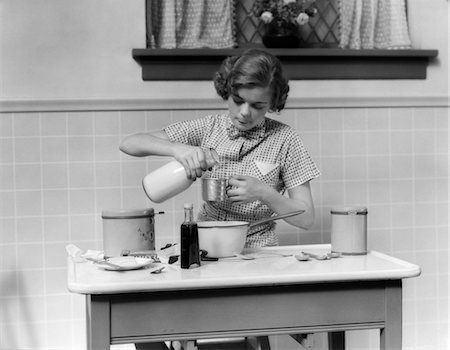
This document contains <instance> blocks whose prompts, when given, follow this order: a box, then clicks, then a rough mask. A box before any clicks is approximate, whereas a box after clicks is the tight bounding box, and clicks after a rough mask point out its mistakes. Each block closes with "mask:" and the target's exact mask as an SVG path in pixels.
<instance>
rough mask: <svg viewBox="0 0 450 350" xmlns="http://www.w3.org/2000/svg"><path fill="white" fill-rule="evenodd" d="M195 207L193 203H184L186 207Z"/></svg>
mask: <svg viewBox="0 0 450 350" xmlns="http://www.w3.org/2000/svg"><path fill="white" fill-rule="evenodd" d="M193 208H194V204H192V203H184V209H193Z"/></svg>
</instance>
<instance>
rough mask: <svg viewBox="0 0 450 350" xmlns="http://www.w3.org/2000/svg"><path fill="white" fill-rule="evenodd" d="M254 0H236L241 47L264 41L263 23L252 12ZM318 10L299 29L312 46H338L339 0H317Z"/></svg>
mask: <svg viewBox="0 0 450 350" xmlns="http://www.w3.org/2000/svg"><path fill="white" fill-rule="evenodd" d="M253 3H254V0H235V7H236V40H237V43H238V45H239V46H240V47H245V46H252V45H254V44H260V43H261V42H262V38H261V35H262V34H263V33H264V29H263V24H262V23H261V22H260V20H259V19H258V18H257V17H255V15H254V14H253V12H252V8H253ZM315 7H316V8H317V10H318V13H317V14H316V16H314V17H313V18H311V20H310V22H309V23H308V24H306V25H304V26H301V27H300V29H299V33H300V37H301V38H302V39H303V40H304V41H305V42H306V43H307V46H310V47H337V46H338V44H339V9H338V0H316V2H315Z"/></svg>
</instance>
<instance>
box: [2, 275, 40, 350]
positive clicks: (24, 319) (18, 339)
mask: <svg viewBox="0 0 450 350" xmlns="http://www.w3.org/2000/svg"><path fill="white" fill-rule="evenodd" d="M0 286H2V289H4V288H5V286H10V288H11V289H15V287H14V286H26V282H25V281H24V278H23V276H22V273H21V271H7V272H6V273H5V274H4V275H3V277H2V279H1V281H0ZM3 292H5V290H3ZM22 292H23V291H22ZM28 293H29V294H30V293H32V291H28ZM7 294H10V293H7ZM21 294H22V295H23V294H27V293H21ZM30 299H32V298H30ZM3 300H4V301H3V303H2V305H1V307H0V323H3V324H4V327H5V328H3V332H2V334H1V339H0V340H1V342H0V348H1V349H22V348H29V349H35V348H40V347H42V345H43V344H40V342H42V339H43V337H42V335H40V336H39V335H38V334H37V333H38V328H37V327H36V326H35V324H36V323H38V322H43V321H44V320H43V319H36V315H35V313H33V312H32V310H31V309H30V305H31V303H28V302H25V300H24V298H16V297H13V298H11V300H9V301H8V298H4V299H3ZM14 321H15V322H14ZM24 342H26V344H25V343H24Z"/></svg>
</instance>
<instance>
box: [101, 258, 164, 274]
mask: <svg viewBox="0 0 450 350" xmlns="http://www.w3.org/2000/svg"><path fill="white" fill-rule="evenodd" d="M107 261H108V262H110V263H111V264H114V265H116V266H113V265H108V264H106V263H104V262H101V261H100V262H97V263H95V264H96V265H97V266H98V267H100V268H101V269H104V270H109V271H128V270H137V269H141V268H143V267H148V266H151V265H154V267H156V266H158V264H155V263H154V262H153V259H146V258H137V257H134V256H119V257H114V258H109V259H108V260H107Z"/></svg>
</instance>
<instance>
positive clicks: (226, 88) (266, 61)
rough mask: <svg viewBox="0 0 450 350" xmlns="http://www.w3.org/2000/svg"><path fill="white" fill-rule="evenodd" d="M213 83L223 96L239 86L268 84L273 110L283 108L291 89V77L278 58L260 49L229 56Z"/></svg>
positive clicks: (264, 85) (276, 110)
mask: <svg viewBox="0 0 450 350" xmlns="http://www.w3.org/2000/svg"><path fill="white" fill-rule="evenodd" d="M214 87H215V88H216V91H217V94H218V95H219V96H220V97H222V98H223V99H224V100H227V99H228V98H229V97H230V95H232V94H234V93H236V92H237V90H239V89H240V88H250V89H251V88H253V87H262V88H265V87H269V88H270V90H271V91H272V98H271V105H270V110H271V111H272V112H279V111H281V110H282V109H283V108H284V105H285V103H286V99H287V96H288V93H289V81H288V79H287V78H286V77H285V75H284V72H283V66H282V64H281V62H280V61H279V59H278V58H277V57H275V56H274V55H272V54H271V53H269V52H267V51H264V50H259V49H249V50H246V51H244V52H243V53H242V55H240V56H231V57H227V58H226V59H225V60H224V61H223V62H222V65H221V66H220V69H219V70H218V71H217V72H216V73H215V76H214Z"/></svg>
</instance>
